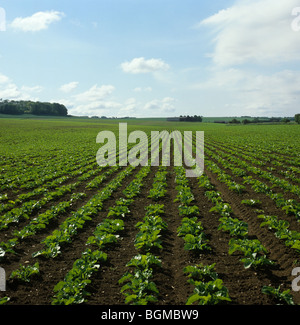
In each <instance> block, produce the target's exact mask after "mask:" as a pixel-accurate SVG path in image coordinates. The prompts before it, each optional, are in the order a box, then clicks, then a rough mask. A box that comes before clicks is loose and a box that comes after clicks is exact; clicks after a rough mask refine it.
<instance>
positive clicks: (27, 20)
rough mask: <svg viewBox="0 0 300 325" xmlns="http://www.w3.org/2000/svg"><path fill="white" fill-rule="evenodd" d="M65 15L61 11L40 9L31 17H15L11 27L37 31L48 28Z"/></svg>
mask: <svg viewBox="0 0 300 325" xmlns="http://www.w3.org/2000/svg"><path fill="white" fill-rule="evenodd" d="M63 16H64V13H63V12H59V11H54V10H52V11H39V12H37V13H35V14H33V15H32V16H29V17H24V18H23V17H17V18H15V19H14V20H13V21H12V23H11V24H10V27H12V28H13V29H16V30H21V31H23V32H37V31H40V30H45V29H47V28H48V27H49V25H50V24H52V23H54V22H56V21H59V20H61V19H62V17H63Z"/></svg>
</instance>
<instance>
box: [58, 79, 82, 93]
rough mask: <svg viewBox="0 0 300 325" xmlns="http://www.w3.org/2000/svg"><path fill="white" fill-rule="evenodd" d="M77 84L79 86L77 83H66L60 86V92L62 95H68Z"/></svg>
mask: <svg viewBox="0 0 300 325" xmlns="http://www.w3.org/2000/svg"><path fill="white" fill-rule="evenodd" d="M78 84H79V82H77V81H72V82H69V83H67V84H65V85H62V86H61V87H60V88H59V89H60V90H61V91H63V92H64V93H69V92H71V91H72V90H74V89H75V88H76V87H77V86H78Z"/></svg>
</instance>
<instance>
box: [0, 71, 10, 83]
mask: <svg viewBox="0 0 300 325" xmlns="http://www.w3.org/2000/svg"><path fill="white" fill-rule="evenodd" d="M7 82H9V78H8V77H7V76H5V75H4V74H1V73H0V84H4V83H7Z"/></svg>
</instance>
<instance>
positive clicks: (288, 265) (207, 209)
mask: <svg viewBox="0 0 300 325" xmlns="http://www.w3.org/2000/svg"><path fill="white" fill-rule="evenodd" d="M120 122H123V123H124V122H126V123H128V132H131V131H135V130H142V131H144V132H145V133H146V134H147V135H148V136H149V137H150V134H151V131H154V130H158V131H161V130H165V129H166V130H168V131H172V130H179V131H181V132H183V131H194V132H195V131H204V132H205V171H204V174H203V175H202V176H200V177H199V178H186V177H185V172H184V168H181V167H174V166H167V167H165V166H160V167H149V166H146V167H141V166H137V167H132V166H124V167H119V166H115V167H109V166H107V167H102V168H101V167H99V166H98V165H97V162H96V153H97V150H98V149H99V148H100V144H97V143H96V136H97V134H98V132H100V131H103V130H110V131H112V132H114V133H115V134H116V135H118V128H119V124H118V123H120ZM299 131H300V126H299V125H295V124H291V125H254V124H253V125H252V124H251V125H245V126H244V125H225V124H224V125H223V124H214V123H197V122H196V123H189V122H177V123H176V122H166V121H165V119H126V120H125V119H121V120H103V119H80V118H46V119H44V118H34V119H32V118H26V119H23V118H5V119H0V170H1V175H0V266H1V267H2V268H4V269H5V271H6V279H7V281H6V291H5V292H0V304H1V303H6V304H7V305H16V304H25V305H29V304H44V305H49V304H93V305H95V304H97V305H124V304H152V305H153V304H154V305H162V304H164V305H185V304H186V303H191V304H206V303H207V304H219V303H221V304H228V305H231V304H233V305H240V304H241V305H243V304H250V305H256V304H263V305H275V304H277V303H282V304H287V303H292V302H293V303H296V304H299V303H300V293H299V292H296V291H293V290H291V284H292V281H293V279H294V277H293V276H292V273H291V272H292V270H293V268H295V267H299V266H300V227H299V220H300V198H299V197H300V132H299ZM205 266H210V268H211V270H210V271H211V272H210V273H209V272H207V268H205ZM192 270H193V272H192ZM205 272H206V273H205ZM204 273H205V274H204ZM133 274H135V277H133ZM201 274H202V275H201ZM134 279H136V281H134ZM146 284H147V285H146ZM212 284H214V288H215V291H214V292H211V291H209V290H210V289H211V287H212ZM269 286H270V287H271V288H274V289H277V288H278V287H279V286H280V291H281V292H283V291H284V290H290V292H289V294H284V295H278V294H277V295H276V292H275V290H273V291H272V292H270V290H269V291H268V292H269V293H266V291H267V290H266V287H269ZM200 288H201V290H204V291H203V294H202V295H201V296H200V295H197V292H199V290H200ZM269 289H270V288H269ZM197 290H198V291H197ZM203 297H206V298H203Z"/></svg>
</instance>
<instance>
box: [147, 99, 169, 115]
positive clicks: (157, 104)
mask: <svg viewBox="0 0 300 325" xmlns="http://www.w3.org/2000/svg"><path fill="white" fill-rule="evenodd" d="M174 102H175V98H172V97H165V98H163V99H153V100H151V101H150V102H148V103H146V104H145V106H144V109H145V110H149V111H153V110H158V111H160V112H162V113H172V112H175V106H174Z"/></svg>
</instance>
